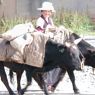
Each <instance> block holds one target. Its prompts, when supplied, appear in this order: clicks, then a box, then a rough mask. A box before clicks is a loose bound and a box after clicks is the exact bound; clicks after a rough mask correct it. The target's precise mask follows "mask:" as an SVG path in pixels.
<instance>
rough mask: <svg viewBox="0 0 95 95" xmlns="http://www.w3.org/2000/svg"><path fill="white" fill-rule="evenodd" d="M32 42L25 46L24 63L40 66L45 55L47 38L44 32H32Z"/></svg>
mask: <svg viewBox="0 0 95 95" xmlns="http://www.w3.org/2000/svg"><path fill="white" fill-rule="evenodd" d="M32 36H33V42H32V44H30V45H29V46H27V47H26V48H25V52H24V59H25V63H24V64H28V65H31V66H35V67H42V66H43V63H44V56H45V44H46V42H47V40H48V39H49V37H48V36H46V35H45V34H44V33H41V32H40V33H39V32H35V33H32Z"/></svg>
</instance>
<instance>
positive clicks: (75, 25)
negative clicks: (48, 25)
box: [0, 10, 95, 35]
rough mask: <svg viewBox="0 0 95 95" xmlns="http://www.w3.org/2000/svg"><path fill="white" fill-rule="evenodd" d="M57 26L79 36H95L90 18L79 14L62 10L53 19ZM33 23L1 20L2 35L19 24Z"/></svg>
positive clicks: (23, 20) (0, 29)
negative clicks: (61, 26) (63, 27)
mask: <svg viewBox="0 0 95 95" xmlns="http://www.w3.org/2000/svg"><path fill="white" fill-rule="evenodd" d="M53 20H54V23H55V25H56V26H59V25H64V26H65V27H66V28H68V29H71V30H72V31H74V32H75V33H77V34H80V35H81V34H83V35H95V25H94V24H92V23H91V20H90V18H89V16H87V15H85V14H79V13H77V12H70V11H63V10H60V11H59V13H58V14H56V15H55V16H54V17H53ZM30 21H31V22H32V23H33V25H35V22H36V20H35V19H31V20H29V19H25V18H14V19H5V18H1V19H0V33H3V32H6V31H7V30H9V29H11V28H12V27H14V26H15V25H17V24H20V23H25V22H30Z"/></svg>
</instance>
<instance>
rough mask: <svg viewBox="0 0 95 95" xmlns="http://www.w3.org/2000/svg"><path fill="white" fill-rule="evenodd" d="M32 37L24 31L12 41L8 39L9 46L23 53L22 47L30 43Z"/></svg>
mask: <svg viewBox="0 0 95 95" xmlns="http://www.w3.org/2000/svg"><path fill="white" fill-rule="evenodd" d="M32 41H33V37H32V36H31V34H30V33H26V34H24V35H22V36H20V37H18V38H16V39H14V40H12V41H10V44H11V46H12V47H13V48H14V49H16V50H17V51H19V52H20V53H21V54H23V49H24V47H25V46H26V45H28V44H30V43H32Z"/></svg>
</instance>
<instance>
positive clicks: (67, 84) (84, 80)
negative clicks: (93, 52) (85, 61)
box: [0, 66, 95, 95]
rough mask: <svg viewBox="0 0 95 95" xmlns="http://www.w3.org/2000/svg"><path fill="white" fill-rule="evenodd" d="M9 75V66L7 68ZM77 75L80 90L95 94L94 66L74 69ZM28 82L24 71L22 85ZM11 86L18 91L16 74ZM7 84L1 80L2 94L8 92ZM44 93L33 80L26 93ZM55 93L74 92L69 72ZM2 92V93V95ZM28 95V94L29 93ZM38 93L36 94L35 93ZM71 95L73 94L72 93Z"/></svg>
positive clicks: (82, 92)
mask: <svg viewBox="0 0 95 95" xmlns="http://www.w3.org/2000/svg"><path fill="white" fill-rule="evenodd" d="M6 71H7V75H8V68H6ZM74 73H75V77H76V84H77V87H78V88H79V90H80V93H81V94H89V95H91V94H94V95H95V75H93V72H92V68H91V67H88V66H85V67H84V71H74ZM8 79H9V77H8ZM25 84H26V77H25V72H24V73H23V77H22V80H21V85H22V87H24V86H25ZM10 86H11V88H12V89H13V90H14V91H16V76H15V82H14V85H12V84H11V83H10ZM6 91H7V90H6V88H5V86H4V85H3V84H2V82H1V81H0V92H1V94H2V93H3V95H4V93H5V92H6ZM31 92H32V93H43V92H42V91H41V90H40V88H39V87H38V85H37V83H36V82H35V81H34V80H33V84H32V85H31V86H30V87H29V88H28V92H26V93H31ZM55 93H60V95H61V94H62V93H65V94H66V93H73V89H72V84H71V81H70V79H69V77H68V74H66V75H65V77H64V79H63V80H62V81H61V82H60V83H59V85H58V87H57V88H56V91H55ZM1 94H0V95H1ZM27 95H28V94H27ZM33 95H36V94H33ZM70 95H71V94H70Z"/></svg>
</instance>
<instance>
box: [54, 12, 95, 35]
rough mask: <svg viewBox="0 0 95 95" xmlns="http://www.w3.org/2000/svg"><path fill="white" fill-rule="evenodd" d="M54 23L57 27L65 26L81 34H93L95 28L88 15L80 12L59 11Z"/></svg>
mask: <svg viewBox="0 0 95 95" xmlns="http://www.w3.org/2000/svg"><path fill="white" fill-rule="evenodd" d="M54 22H55V24H56V25H57V26H58V25H60V24H61V25H64V26H65V27H66V28H70V29H72V30H73V31H74V32H76V33H79V34H81V33H85V32H86V33H88V32H89V31H90V32H91V31H93V28H94V27H95V26H94V25H93V24H92V23H91V20H90V18H89V17H88V16H87V15H85V14H79V13H78V12H68V11H66V12H65V11H59V13H58V15H56V16H54Z"/></svg>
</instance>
